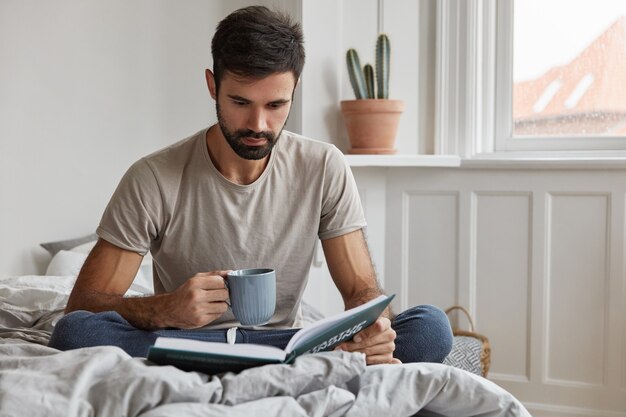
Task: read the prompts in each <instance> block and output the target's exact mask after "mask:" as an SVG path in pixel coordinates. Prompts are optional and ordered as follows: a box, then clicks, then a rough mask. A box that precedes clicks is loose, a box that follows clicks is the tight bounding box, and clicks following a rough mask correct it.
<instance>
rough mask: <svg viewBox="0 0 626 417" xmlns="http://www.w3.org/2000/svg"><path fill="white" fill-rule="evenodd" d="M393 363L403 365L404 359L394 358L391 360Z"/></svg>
mask: <svg viewBox="0 0 626 417" xmlns="http://www.w3.org/2000/svg"><path fill="white" fill-rule="evenodd" d="M391 363H393V364H394V365H402V361H401V360H400V359H397V358H393V359H392V360H391Z"/></svg>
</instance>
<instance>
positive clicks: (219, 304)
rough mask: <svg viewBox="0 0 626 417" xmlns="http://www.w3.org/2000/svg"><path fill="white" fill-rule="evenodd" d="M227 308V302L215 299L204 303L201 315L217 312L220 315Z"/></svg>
mask: <svg viewBox="0 0 626 417" xmlns="http://www.w3.org/2000/svg"><path fill="white" fill-rule="evenodd" d="M227 310H228V304H226V303H225V302H223V301H216V302H213V303H206V304H205V305H204V306H203V308H202V312H201V315H204V316H208V315H215V314H218V315H220V316H221V315H222V314H224V313H225V312H226V311H227Z"/></svg>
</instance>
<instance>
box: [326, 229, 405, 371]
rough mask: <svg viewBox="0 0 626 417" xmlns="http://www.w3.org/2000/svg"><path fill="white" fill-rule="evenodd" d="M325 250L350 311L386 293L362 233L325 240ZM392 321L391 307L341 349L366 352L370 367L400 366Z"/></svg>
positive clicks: (328, 262)
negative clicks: (379, 280) (386, 364)
mask: <svg viewBox="0 0 626 417" xmlns="http://www.w3.org/2000/svg"><path fill="white" fill-rule="evenodd" d="M322 247H323V248H324V256H325V257H326V263H327V264H328V269H329V271H330V275H331V276H332V278H333V281H334V282H335V285H336V286H337V289H338V290H339V292H340V293H341V296H342V297H343V302H344V305H345V308H346V309H349V308H353V307H356V306H358V305H361V304H363V303H366V302H368V301H370V300H371V299H373V298H376V297H377V296H379V295H381V294H382V293H383V292H382V289H381V288H380V286H379V285H378V280H377V279H376V271H375V270H374V266H373V265H372V259H371V256H370V253H369V249H368V247H367V243H366V241H365V236H364V234H363V231H362V230H357V231H355V232H352V233H348V234H346V235H343V236H339V237H336V238H332V239H327V240H323V241H322ZM391 319H392V313H391V308H387V309H385V311H384V312H383V314H382V315H381V317H380V318H379V319H378V320H377V321H376V322H375V323H374V324H372V325H371V326H370V327H368V328H367V329H365V330H363V331H361V332H360V333H358V334H357V335H356V336H355V337H354V338H353V340H352V341H351V342H347V343H342V344H341V345H340V348H341V349H344V350H348V351H358V352H363V353H365V354H366V356H367V363H368V364H375V363H398V362H399V361H398V360H397V359H394V358H393V351H394V349H395V344H394V340H395V338H396V333H395V331H394V330H393V329H392V328H391Z"/></svg>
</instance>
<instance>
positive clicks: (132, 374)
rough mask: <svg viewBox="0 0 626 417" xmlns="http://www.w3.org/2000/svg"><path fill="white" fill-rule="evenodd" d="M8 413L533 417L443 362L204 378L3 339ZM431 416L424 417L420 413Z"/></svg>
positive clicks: (0, 382)
mask: <svg viewBox="0 0 626 417" xmlns="http://www.w3.org/2000/svg"><path fill="white" fill-rule="evenodd" d="M0 393H1V394H0V415H2V416H30V417H36V416H42V417H44V416H45V417H52V416H63V417H68V416H69V417H73V416H103V417H104V416H107V417H108V416H142V417H156V416H173V415H177V416H178V415H181V416H182V415H185V416H245V417H250V416H252V415H259V416H268V417H269V416H316V417H322V416H348V417H349V416H359V417H363V416H398V417H400V416H412V415H414V414H416V413H417V412H418V411H420V410H422V411H424V412H430V413H431V415H445V416H463V417H468V416H478V415H480V416H485V417H488V416H494V417H495V416H529V414H528V413H527V411H526V410H525V409H524V408H523V406H521V404H520V403H519V402H518V401H517V400H516V399H515V398H513V396H511V395H510V394H509V393H507V392H506V391H504V390H503V389H502V388H500V387H498V386H497V385H495V384H493V383H491V382H489V381H487V380H486V379H483V378H481V377H478V376H476V375H474V374H471V373H469V372H465V371H463V370H460V369H456V368H453V367H449V366H446V365H439V364H405V365H380V366H370V367H366V366H365V361H364V356H363V355H361V354H355V353H347V352H330V353H324V354H315V355H305V356H302V357H300V358H298V360H297V361H296V362H295V363H294V364H293V365H269V366H264V367H260V368H253V369H248V370H246V371H244V372H242V373H240V374H238V375H235V374H230V373H228V374H225V375H222V376H221V377H217V376H213V377H208V376H206V375H204V374H201V373H196V372H183V371H180V370H178V369H176V368H174V367H171V366H153V365H150V364H149V363H148V362H147V361H146V360H143V359H137V358H131V357H129V356H128V355H127V354H126V353H124V352H123V351H122V350H121V349H118V348H115V347H94V348H85V349H78V350H74V351H68V352H58V351H56V350H54V349H51V348H48V347H45V346H40V345H36V344H33V343H29V342H24V341H21V340H19V339H7V338H4V339H0ZM424 415H426V414H424Z"/></svg>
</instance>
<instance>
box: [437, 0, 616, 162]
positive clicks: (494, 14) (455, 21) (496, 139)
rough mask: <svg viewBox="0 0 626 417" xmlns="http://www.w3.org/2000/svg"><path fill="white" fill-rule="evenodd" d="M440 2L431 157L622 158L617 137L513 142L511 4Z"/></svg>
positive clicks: (515, 139)
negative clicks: (433, 139) (433, 152)
mask: <svg viewBox="0 0 626 417" xmlns="http://www.w3.org/2000/svg"><path fill="white" fill-rule="evenodd" d="M514 1H515V0H440V1H439V2H438V6H439V7H438V10H437V38H438V42H437V60H436V65H437V71H436V73H437V80H436V85H437V87H436V90H437V94H436V96H437V97H436V101H437V102H436V121H435V152H436V153H438V154H450V153H452V154H458V155H460V156H461V157H462V158H468V159H469V158H491V159H505V158H529V157H559V158H568V157H592V158H594V157H595V158H603V157H626V137H625V136H612V137H610V136H584V137H583V136H562V137H549V136H532V137H513V135H512V133H513V118H512V116H511V115H512V94H513V2H514Z"/></svg>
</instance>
